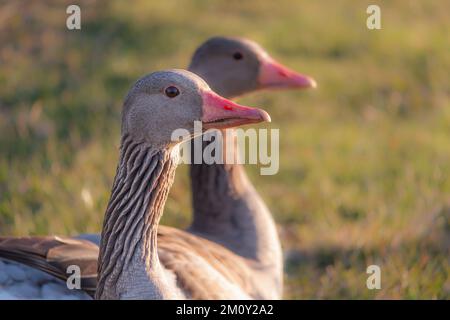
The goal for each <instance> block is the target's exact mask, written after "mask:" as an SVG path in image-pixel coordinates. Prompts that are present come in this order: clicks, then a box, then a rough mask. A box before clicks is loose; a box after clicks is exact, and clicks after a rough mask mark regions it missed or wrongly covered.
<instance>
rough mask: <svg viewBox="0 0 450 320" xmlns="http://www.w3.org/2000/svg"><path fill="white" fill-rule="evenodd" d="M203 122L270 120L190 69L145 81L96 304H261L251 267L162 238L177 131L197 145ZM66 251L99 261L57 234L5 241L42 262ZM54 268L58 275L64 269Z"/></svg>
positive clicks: (136, 99)
mask: <svg viewBox="0 0 450 320" xmlns="http://www.w3.org/2000/svg"><path fill="white" fill-rule="evenodd" d="M196 120H199V121H200V120H201V121H202V124H203V127H204V128H205V129H210V128H215V129H223V128H228V127H233V126H236V125H242V124H249V123H257V122H262V121H270V117H269V115H268V114H267V113H266V112H265V111H262V110H259V109H256V108H250V107H244V106H240V105H238V104H235V103H233V102H231V101H229V100H226V99H224V98H222V97H220V96H218V95H217V94H215V93H214V92H213V91H211V89H210V88H209V87H208V85H207V84H206V83H205V82H204V81H203V80H202V79H201V78H199V77H198V76H195V75H194V74H193V73H190V72H188V71H183V70H169V71H162V72H155V73H152V74H150V75H147V76H145V77H143V78H141V79H140V80H139V81H137V82H136V84H135V85H134V86H133V88H132V89H131V90H130V92H129V93H128V95H127V97H126V99H125V103H124V108H123V115H122V139H121V147H120V159H119V164H118V166H117V172H116V177H115V179H114V183H113V187H112V191H111V197H110V200H109V203H108V206H107V209H106V213H105V219H104V223H103V230H102V236H101V244H100V252H99V258H98V283H97V288H96V292H95V297H96V298H98V299H133V298H137V299H176V298H223V299H239V298H251V297H252V291H253V290H252V287H254V286H257V285H258V284H257V283H251V282H249V281H247V279H246V273H247V274H248V273H251V272H258V269H257V266H255V265H253V264H252V262H251V261H248V260H246V259H244V258H242V257H239V256H237V255H235V254H233V253H232V252H231V251H229V250H227V249H226V248H224V247H222V246H219V245H217V244H214V243H212V242H210V241H208V240H206V239H203V238H201V237H198V236H194V235H192V234H189V233H187V232H185V231H181V230H176V229H172V228H165V229H163V230H162V232H161V234H160V235H158V232H159V231H160V230H159V228H158V223H159V220H160V218H161V215H162V213H163V209H164V203H165V201H166V199H167V195H168V191H169V189H170V186H171V184H172V182H173V178H174V174H175V168H176V165H177V161H178V158H177V157H178V149H177V145H178V143H179V142H174V141H173V139H172V133H173V132H174V131H175V130H177V129H180V128H181V129H185V131H186V134H185V135H184V136H183V139H185V140H186V139H189V138H190V137H191V136H192V134H193V129H194V122H195V121H196ZM219 120H220V121H219ZM157 235H158V236H157ZM160 237H162V238H167V240H166V241H163V240H160ZM157 238H159V239H158V240H157ZM52 242H53V243H52ZM160 243H165V244H164V245H161V246H160ZM61 246H62V247H64V246H68V247H71V248H72V251H73V252H72V253H74V254H76V251H77V250H82V252H83V253H84V254H85V253H86V252H91V253H94V254H95V249H93V248H94V247H95V246H93V245H92V243H90V242H89V241H84V240H74V239H64V238H61V239H60V238H51V237H47V238H46V237H30V238H2V239H1V249H0V251H1V252H2V254H3V255H2V256H4V257H9V258H11V259H13V258H14V257H19V258H18V259H17V260H19V261H20V259H21V258H20V257H22V260H23V261H25V260H26V259H28V260H29V261H34V262H35V264H36V265H38V264H39V263H41V264H42V262H44V261H45V260H43V259H42V255H41V253H43V252H45V253H46V257H52V254H51V251H52V250H53V251H55V252H57V251H58V247H61ZM158 247H159V249H158ZM23 251H28V253H29V254H28V255H23V254H22V253H23ZM56 255H57V253H56ZM69 259H70V258H69ZM63 260H64V259H58V261H59V262H61V261H63ZM10 265H11V263H10V262H7V260H4V261H3V262H2V265H0V267H1V266H3V270H0V274H2V276H3V277H5V276H6V277H8V274H7V271H8V270H9V269H8V267H9V266H10ZM47 265H48V266H52V265H51V263H49V264H47ZM49 269H51V268H49ZM53 269H54V270H52V271H54V273H55V274H57V273H58V271H55V270H57V269H58V268H57V267H54V268H53ZM236 269H237V271H236ZM14 276H15V275H12V277H11V278H10V279H6V280H4V281H3V284H2V285H1V286H0V291H7V290H8V288H10V287H14V280H15V279H14Z"/></svg>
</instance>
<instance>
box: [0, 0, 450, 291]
mask: <svg viewBox="0 0 450 320" xmlns="http://www.w3.org/2000/svg"><path fill="white" fill-rule="evenodd" d="M79 3H80V6H81V8H82V9H81V10H82V30H81V31H68V30H67V29H66V28H65V19H66V14H65V8H66V5H65V4H63V3H61V2H60V1H47V2H45V3H44V2H42V1H40V2H33V3H29V2H25V1H14V2H9V3H7V4H3V5H2V8H1V10H0V31H1V32H0V43H2V46H1V48H0V61H2V64H1V68H0V154H1V157H0V234H3V235H4V234H12V235H24V234H48V233H56V234H69V235H70V234H77V233H80V232H98V231H99V230H100V226H101V221H102V218H103V212H104V209H105V206H106V203H107V200H108V196H109V191H110V186H111V184H112V179H113V175H114V172H115V166H116V162H117V157H118V152H117V149H118V143H119V127H120V125H119V121H120V110H121V102H122V99H123V97H124V95H125V93H126V91H127V89H128V88H129V86H130V85H131V83H132V82H133V81H134V80H135V79H137V78H138V77H139V76H141V75H143V74H145V73H147V72H149V71H152V70H156V69H161V68H169V67H170V68H172V67H179V68H181V67H185V66H186V65H187V64H188V62H189V57H190V55H191V53H192V52H193V50H194V49H195V47H196V46H197V45H198V44H199V43H201V42H202V41H204V40H205V39H206V38H208V37H209V36H212V35H217V34H222V35H238V36H245V37H248V38H251V39H254V40H256V41H258V42H260V43H261V44H262V45H263V46H264V47H265V48H267V50H268V51H269V52H270V53H271V54H272V55H273V56H275V57H276V58H278V59H279V60H281V61H282V62H283V63H285V64H287V65H288V66H290V67H292V68H294V69H297V70H299V71H302V72H303V73H306V74H310V75H312V76H314V78H315V79H316V80H317V81H318V83H319V88H318V90H315V91H304V92H259V93H257V94H253V95H250V96H247V97H244V98H242V99H240V101H242V102H246V103H249V104H254V105H261V106H264V107H265V108H266V109H267V110H268V111H269V112H270V114H271V115H272V119H273V123H272V124H271V127H272V128H280V139H281V141H280V147H281V154H280V161H281V164H280V172H279V173H278V174H277V175H275V176H259V175H258V168H257V167H252V166H250V167H249V168H248V172H249V174H250V176H251V178H252V181H254V182H255V185H256V186H257V188H258V190H259V191H260V193H261V194H262V196H263V198H264V199H265V200H266V202H267V204H268V206H269V207H270V208H271V210H272V212H273V214H274V217H275V219H276V221H277V223H278V225H279V230H280V234H281V237H282V241H283V246H284V251H285V253H286V273H285V274H286V277H285V284H286V290H285V292H286V293H285V297H286V298H291V299H303V298H312V299H318V298H335V299H347V298H350V299H361V298H369V299H372V298H394V299H416V298H419V299H424V298H438V299H449V298H450V280H449V274H450V262H449V257H450V251H449V248H450V205H449V201H448V200H449V195H450V179H449V178H450V143H449V142H450V105H449V96H450V91H449V88H448V70H450V55H449V54H448V52H450V42H449V41H448V34H449V33H450V24H449V22H448V16H447V12H449V10H450V5H449V4H448V3H446V1H410V2H405V1H399V0H397V1H377V3H378V4H379V5H380V6H381V9H382V30H377V31H369V30H368V29H367V28H366V26H365V21H366V17H367V15H366V13H365V11H366V8H367V6H368V4H372V2H369V1H358V2H354V1H335V2H329V1H315V2H311V1H287V0H283V1H258V2H250V1H247V2H241V1H208V2H206V1H205V2H203V1H181V2H179V1H171V0H166V1H162V2H159V1H150V2H149V1H138V3H134V4H133V5H132V6H131V5H128V4H126V3H124V2H123V1H108V2H100V1H99V2H92V1H79ZM67 4H69V2H67ZM186 173H187V170H186V166H182V167H181V168H180V169H179V170H178V172H177V178H176V183H175V186H174V188H173V189H172V191H171V194H170V198H169V201H168V203H167V206H166V212H165V215H164V217H163V223H164V224H169V225H174V226H178V227H184V226H187V225H188V223H189V221H190V199H189V192H188V185H189V183H188V179H187V174H186ZM370 264H378V265H379V266H380V267H381V272H382V289H381V290H368V289H367V288H366V278H367V276H368V275H367V274H366V273H365V271H366V268H367V266H368V265H370Z"/></svg>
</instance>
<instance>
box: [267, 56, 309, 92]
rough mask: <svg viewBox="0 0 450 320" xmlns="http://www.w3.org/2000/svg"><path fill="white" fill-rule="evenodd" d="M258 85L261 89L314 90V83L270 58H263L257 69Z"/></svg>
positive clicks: (307, 77)
mask: <svg viewBox="0 0 450 320" xmlns="http://www.w3.org/2000/svg"><path fill="white" fill-rule="evenodd" d="M258 84H259V86H260V87H261V88H280V89H282V88H292V89H294V88H298V89H301V88H316V87H317V83H316V81H315V80H314V79H313V78H311V77H309V76H306V75H303V74H300V73H298V72H295V71H293V70H291V69H289V68H287V67H285V66H283V65H282V64H280V63H278V62H277V61H275V60H274V59H272V58H271V57H269V56H267V57H264V58H263V59H262V61H261V66H260V69H259V77H258Z"/></svg>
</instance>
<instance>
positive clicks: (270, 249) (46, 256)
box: [0, 37, 316, 299]
mask: <svg viewBox="0 0 450 320" xmlns="http://www.w3.org/2000/svg"><path fill="white" fill-rule="evenodd" d="M189 70H190V71H192V72H194V73H196V74H198V75H200V76H201V77H202V78H204V79H206V81H207V82H208V84H209V85H210V87H211V88H212V89H213V90H214V91H216V92H218V93H219V94H221V95H222V96H225V97H228V98H233V97H237V96H240V95H243V94H246V93H249V92H252V91H255V90H259V89H267V88H269V89H271V88H310V87H311V88H314V87H316V83H315V81H314V80H313V79H312V78H310V77H308V76H305V75H301V74H299V73H296V72H294V71H292V70H290V69H288V68H286V67H284V66H282V65H281V64H280V63H278V62H276V61H275V60H274V59H273V58H271V57H270V56H269V54H268V53H267V52H266V51H265V50H264V49H263V48H262V47H261V46H259V45H258V44H257V43H255V42H253V41H251V40H248V39H243V38H231V37H213V38H211V39H208V40H207V41H206V42H204V43H203V44H202V45H201V46H200V47H199V48H198V49H197V50H196V51H195V53H194V55H193V57H192V59H191V63H190V66H189ZM197 139H200V138H197ZM224 145H225V143H224ZM205 146H206V145H204V147H205ZM190 175H191V185H192V190H193V192H192V200H193V207H194V210H193V212H194V215H193V222H192V224H191V226H190V228H188V232H189V233H192V234H195V235H198V236H201V237H202V238H206V239H209V240H210V241H211V242H214V243H216V244H220V245H221V246H224V247H226V248H227V249H229V250H230V251H231V252H233V253H234V254H237V255H239V256H241V257H244V258H245V259H248V260H249V261H251V262H252V263H253V264H254V265H257V266H258V270H259V272H257V273H249V274H246V276H247V277H250V278H253V280H252V281H253V282H258V283H259V284H260V285H258V286H256V289H255V288H254V289H253V290H254V292H253V296H254V297H258V298H265V299H279V298H281V295H282V281H283V279H282V270H283V264H282V257H281V256H282V254H281V245H280V241H279V238H278V235H277V232H276V229H275V223H274V221H273V219H272V217H271V214H270V212H269V210H268V209H267V207H266V205H265V204H264V202H263V201H262V199H261V197H260V196H259V194H258V193H257V192H256V190H255V188H254V187H253V185H252V184H251V182H250V180H249V179H248V178H247V176H246V174H245V171H244V168H243V166H242V165H238V164H213V165H206V164H199V165H191V166H190ZM215 183H218V184H219V185H214V184H215ZM216 190H220V192H216ZM164 228H167V227H164V226H161V227H160V229H159V234H158V236H159V238H158V239H159V243H160V247H161V246H163V245H164V244H165V241H168V245H169V246H170V241H169V240H168V239H170V238H169V237H167V234H166V233H164V232H163V230H165V229H164ZM169 234H170V233H169ZM165 235H166V236H165ZM81 240H88V241H90V242H93V243H95V244H97V245H99V244H100V235H98V234H83V235H80V236H78V237H76V239H74V238H64V239H63V238H61V237H59V238H58V239H51V240H49V241H50V242H51V244H52V245H51V246H50V247H48V243H47V241H44V242H43V245H42V246H39V247H37V248H38V249H39V250H37V251H38V252H36V247H33V248H32V249H30V248H29V247H26V246H23V245H20V246H18V247H17V248H14V250H15V251H16V252H17V251H20V252H21V255H22V256H25V257H26V256H28V255H39V256H40V257H41V258H42V259H41V260H44V261H46V263H47V264H42V263H41V264H39V266H37V267H38V268H39V269H40V270H43V271H45V272H46V273H49V274H52V275H55V276H57V277H58V278H60V279H63V280H66V279H67V277H68V274H67V273H66V269H67V266H68V265H70V263H73V262H77V259H78V260H79V261H78V262H79V264H81V265H82V266H83V268H82V270H83V272H82V278H81V282H82V288H83V289H84V290H86V291H87V292H88V293H90V294H91V295H92V294H93V292H94V291H95V284H96V273H95V270H96V262H97V258H96V254H97V255H98V253H96V251H95V250H97V249H98V248H96V247H95V246H94V247H91V246H89V245H88V244H84V245H83V248H84V250H86V252H83V251H80V250H78V249H77V250H74V249H73V246H74V244H73V241H81ZM5 245H6V244H5ZM6 246H7V248H6V250H4V252H3V253H2V244H1V242H0V256H1V255H2V254H4V255H6V251H9V250H12V249H13V245H12V243H11V241H8V243H7V245H6ZM74 252H75V253H76V254H75V255H74ZM15 259H16V261H19V257H18V256H17V255H15ZM22 260H23V259H22ZM22 263H28V264H30V262H29V261H28V260H27V261H22ZM93 265H94V266H93ZM55 268H56V271H55V270H54V269H55ZM243 274H244V273H243ZM241 278H243V276H241ZM52 284H53V283H52ZM63 289H66V288H65V286H64V288H63ZM68 294H70V292H69V293H68Z"/></svg>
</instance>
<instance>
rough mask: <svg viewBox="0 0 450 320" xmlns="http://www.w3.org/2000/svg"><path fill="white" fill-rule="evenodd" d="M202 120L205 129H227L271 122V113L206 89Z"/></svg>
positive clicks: (203, 95)
mask: <svg viewBox="0 0 450 320" xmlns="http://www.w3.org/2000/svg"><path fill="white" fill-rule="evenodd" d="M202 97H203V108H202V109H203V115H202V119H201V120H202V122H203V127H204V128H205V129H211V128H213V129H225V128H231V127H237V126H241V125H244V124H250V123H258V122H263V121H266V122H270V121H271V120H270V116H269V114H268V113H267V112H266V111H264V110H261V109H258V108H253V107H246V106H242V105H240V104H237V103H235V102H233V101H230V100H228V99H225V98H223V97H221V96H219V95H218V94H216V93H215V92H213V91H204V92H203V94H202Z"/></svg>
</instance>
